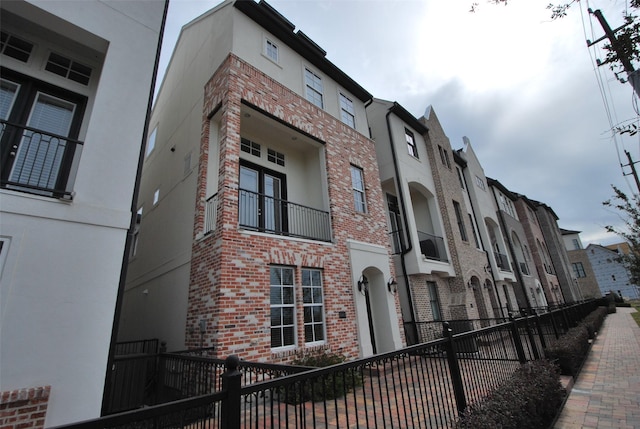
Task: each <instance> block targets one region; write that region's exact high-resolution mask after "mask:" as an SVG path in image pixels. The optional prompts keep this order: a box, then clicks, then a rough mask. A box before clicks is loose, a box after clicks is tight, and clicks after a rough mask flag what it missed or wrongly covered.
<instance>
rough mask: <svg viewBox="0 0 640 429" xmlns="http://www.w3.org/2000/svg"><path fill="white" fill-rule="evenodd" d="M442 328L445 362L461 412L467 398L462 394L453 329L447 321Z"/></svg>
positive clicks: (460, 412) (465, 405) (464, 407)
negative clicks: (447, 365)
mask: <svg viewBox="0 0 640 429" xmlns="http://www.w3.org/2000/svg"><path fill="white" fill-rule="evenodd" d="M442 328H443V331H442V336H443V337H444V338H445V339H446V340H447V341H446V342H445V348H446V352H447V362H448V363H449V373H450V374H451V383H452V385H453V394H454V395H455V398H456V405H457V408H458V413H459V414H462V413H463V412H464V410H465V409H466V408H467V398H466V396H465V394H464V384H463V383H462V374H461V373H460V365H458V357H457V355H456V345H455V343H454V341H453V330H452V329H451V327H450V326H449V322H443V323H442Z"/></svg>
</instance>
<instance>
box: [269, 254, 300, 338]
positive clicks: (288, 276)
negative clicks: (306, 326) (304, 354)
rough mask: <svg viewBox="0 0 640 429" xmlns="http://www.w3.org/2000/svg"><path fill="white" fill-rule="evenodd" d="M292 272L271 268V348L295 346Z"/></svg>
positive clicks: (287, 269)
mask: <svg viewBox="0 0 640 429" xmlns="http://www.w3.org/2000/svg"><path fill="white" fill-rule="evenodd" d="M293 278H294V270H293V268H291V267H279V266H272V267H271V270H270V283H271V348H272V349H277V348H283V347H294V346H295V345H296V323H295V320H296V318H295V288H294V281H293Z"/></svg>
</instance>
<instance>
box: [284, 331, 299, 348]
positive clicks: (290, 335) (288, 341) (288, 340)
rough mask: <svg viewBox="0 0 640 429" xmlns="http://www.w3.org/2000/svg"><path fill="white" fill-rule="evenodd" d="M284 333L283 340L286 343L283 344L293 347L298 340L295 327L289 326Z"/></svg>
mask: <svg viewBox="0 0 640 429" xmlns="http://www.w3.org/2000/svg"><path fill="white" fill-rule="evenodd" d="M282 331H283V333H282V336H283V340H284V343H283V344H282V345H283V346H291V345H294V344H295V339H296V336H295V335H296V333H295V330H294V329H293V326H288V327H286V328H284V329H283V330H282Z"/></svg>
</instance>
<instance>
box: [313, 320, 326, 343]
mask: <svg viewBox="0 0 640 429" xmlns="http://www.w3.org/2000/svg"><path fill="white" fill-rule="evenodd" d="M313 330H314V334H315V339H314V340H315V341H323V340H324V329H323V325H322V324H317V325H314V326H313Z"/></svg>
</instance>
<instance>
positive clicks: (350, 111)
mask: <svg viewBox="0 0 640 429" xmlns="http://www.w3.org/2000/svg"><path fill="white" fill-rule="evenodd" d="M340 117H341V118H342V122H344V123H345V124H347V125H349V126H350V127H351V128H355V127H356V112H355V110H354V108H353V101H351V100H350V99H349V98H348V97H347V96H346V95H344V94H343V93H340Z"/></svg>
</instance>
